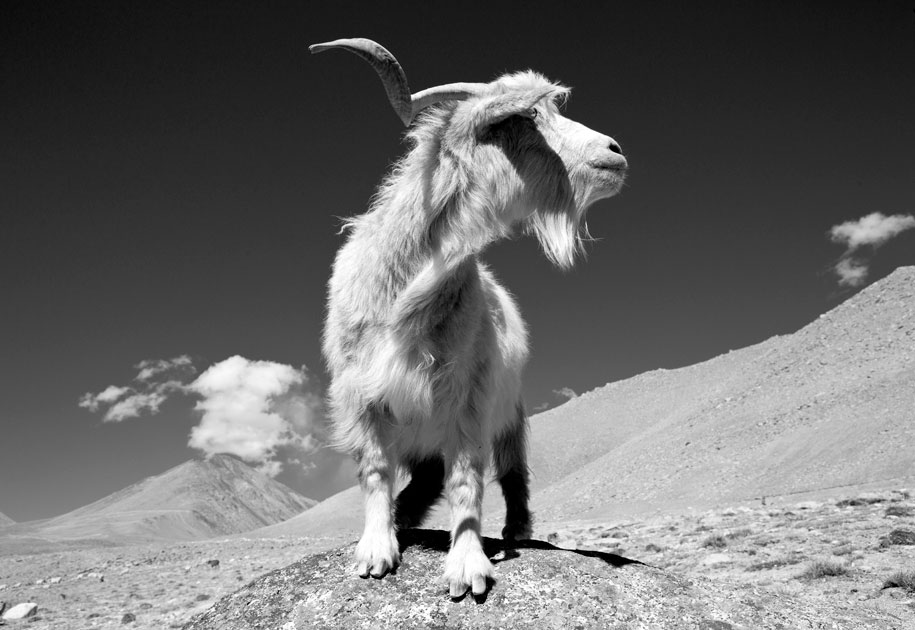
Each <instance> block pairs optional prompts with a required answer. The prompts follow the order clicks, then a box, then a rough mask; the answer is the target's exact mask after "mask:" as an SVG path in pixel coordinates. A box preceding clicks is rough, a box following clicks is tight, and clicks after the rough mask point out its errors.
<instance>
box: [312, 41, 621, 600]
mask: <svg viewBox="0 0 915 630" xmlns="http://www.w3.org/2000/svg"><path fill="white" fill-rule="evenodd" d="M330 48H342V49H345V50H349V51H350V52H353V53H356V54H358V55H359V56H360V57H362V58H363V59H365V60H366V61H368V62H369V63H370V64H372V66H373V67H374V68H375V70H376V71H377V73H378V75H379V76H380V77H381V79H382V81H383V83H384V86H385V89H386V91H387V94H388V98H389V100H390V102H391V105H392V106H393V107H394V110H395V111H396V112H397V114H398V116H400V118H401V120H402V122H403V123H404V124H405V125H406V126H408V127H410V128H409V131H408V133H407V139H408V141H409V142H410V145H411V148H410V149H409V151H408V152H407V153H406V155H404V156H403V157H402V158H401V159H400V160H399V161H398V162H397V163H396V164H395V165H394V166H393V168H392V170H391V172H390V174H389V175H388V176H387V177H386V178H385V180H384V181H383V182H382V184H381V185H380V187H379V189H378V191H377V194H376V195H375V197H374V199H373V201H372V203H371V207H370V208H369V211H368V212H366V213H365V214H363V215H361V216H357V217H354V218H351V219H347V220H346V223H345V228H344V229H345V230H346V231H348V232H349V236H348V239H347V241H346V243H345V244H344V245H343V246H342V248H341V249H340V250H339V252H338V254H337V257H336V260H335V262H334V266H333V272H332V276H331V279H330V283H329V288H328V310H327V320H326V324H325V331H324V337H323V352H324V356H325V360H326V362H327V365H328V369H329V371H330V373H331V385H330V388H329V395H328V408H329V414H330V418H331V420H332V425H333V427H334V435H335V440H336V444H337V445H338V447H340V448H341V449H344V450H346V451H348V452H349V453H351V454H352V455H353V457H354V458H355V460H356V462H357V467H358V477H359V483H360V486H361V488H362V492H363V495H364V501H365V530H364V533H363V534H362V537H361V539H360V540H359V543H358V545H357V547H356V552H355V559H356V570H357V573H358V574H359V575H360V576H362V577H368V576H369V575H372V576H374V577H382V576H384V574H386V573H387V572H388V571H390V570H392V569H393V568H395V567H396V566H397V564H398V563H399V561H400V552H399V548H398V543H397V538H396V531H397V530H398V529H402V528H409V527H416V526H418V525H420V524H421V523H422V521H423V519H424V518H425V516H426V514H427V513H428V511H429V509H430V508H431V507H432V505H434V503H435V502H436V501H437V500H438V499H439V497H440V495H441V494H442V493H443V492H444V494H445V496H446V497H447V499H448V501H449V503H450V507H451V520H452V526H451V549H450V551H449V552H448V555H447V557H446V560H445V570H444V580H445V582H446V584H447V586H448V589H449V592H450V594H451V596H452V597H461V596H462V595H464V594H465V593H466V592H467V589H468V588H470V590H471V591H472V592H473V593H474V594H475V595H479V594H482V593H484V592H485V591H486V588H487V580H488V579H489V578H491V577H492V573H493V568H492V564H491V563H490V561H489V559H488V558H487V557H486V555H485V554H484V552H483V547H482V539H481V533H480V528H481V519H482V514H481V503H482V498H483V485H484V480H483V475H484V471H485V468H486V466H487V463H488V462H489V460H490V458H491V460H492V463H493V465H494V468H495V477H496V478H497V479H498V481H499V482H500V485H501V487H502V493H503V495H504V498H505V503H506V519H505V527H504V528H503V530H502V536H503V538H504V539H506V540H523V539H527V538H530V536H531V514H530V511H529V509H528V498H529V490H528V475H529V473H528V467H527V454H526V434H527V418H526V416H525V412H524V407H523V404H522V400H521V370H522V367H523V366H524V363H525V361H526V360H527V355H528V343H527V330H526V327H525V324H524V321H523V320H522V319H521V315H520V313H519V311H518V307H517V306H516V305H515V302H514V300H513V299H512V297H511V295H510V294H509V293H508V292H507V291H506V290H505V289H504V288H503V287H502V286H501V285H500V284H499V283H498V282H497V281H496V279H495V277H494V276H493V274H492V272H490V271H489V269H488V268H487V267H486V266H485V265H484V264H483V263H482V262H481V261H480V259H479V256H480V254H481V252H482V251H483V250H484V249H485V248H486V246H487V245H489V244H490V243H492V242H494V241H496V240H498V239H501V238H504V237H506V236H509V235H511V234H513V233H514V232H515V231H516V230H519V229H520V230H523V231H525V232H528V233H532V234H533V235H534V236H535V237H536V238H537V239H538V240H539V242H540V244H541V246H542V248H543V251H544V252H545V254H546V255H547V257H548V258H549V259H550V260H551V261H552V262H553V263H555V264H556V265H557V266H559V267H562V268H568V267H570V266H571V265H572V264H573V262H574V259H575V256H576V254H578V253H579V251H580V249H581V243H582V236H583V235H586V234H587V228H586V227H585V226H584V223H583V219H584V215H585V211H586V209H587V208H588V206H590V205H591V204H593V203H594V202H595V201H597V200H599V199H601V198H605V197H610V196H612V195H614V194H616V193H617V192H619V190H620V188H621V186H622V184H623V180H624V178H625V173H626V169H627V166H628V165H627V163H626V159H625V158H624V157H623V155H622V151H621V150H620V147H619V145H618V144H617V143H616V142H615V141H614V140H613V139H611V138H609V137H608V136H605V135H602V134H599V133H597V132H595V131H592V130H590V129H588V128H587V127H585V126H583V125H581V124H579V123H577V122H574V121H572V120H569V119H567V118H565V117H564V116H562V114H560V112H559V108H558V106H559V105H560V104H562V102H563V101H564V100H565V99H566V97H567V95H568V93H569V89H568V88H566V87H564V86H562V85H559V84H556V83H551V82H550V81H548V80H547V79H545V78H544V77H543V76H541V75H540V74H537V73H535V72H532V71H524V72H518V73H514V74H506V75H504V76H501V77H499V78H498V79H496V80H495V81H492V82H491V83H455V84H449V85H443V86H439V87H435V88H430V89H428V90H424V91H422V92H419V93H417V94H413V95H411V94H410V90H409V87H408V85H407V80H406V75H405V74H404V72H403V69H402V68H401V66H400V64H399V63H398V62H397V60H396V59H395V58H394V56H393V55H392V54H391V53H390V52H388V51H387V50H386V49H385V48H383V47H382V46H381V45H379V44H377V43H375V42H373V41H371V40H367V39H362V38H355V39H341V40H336V41H333V42H327V43H325V44H315V45H313V46H311V47H310V49H311V51H312V52H313V53H316V52H322V51H324V50H328V49H330ZM411 125H412V126H411ZM398 471H403V472H408V473H409V474H410V482H409V484H408V485H407V486H406V487H405V488H404V490H403V491H402V492H401V493H400V494H399V495H398V496H397V498H396V501H395V499H394V497H393V495H394V484H395V481H396V477H397V473H398Z"/></svg>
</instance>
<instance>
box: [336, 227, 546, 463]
mask: <svg viewBox="0 0 915 630" xmlns="http://www.w3.org/2000/svg"><path fill="white" fill-rule="evenodd" d="M360 229H361V228H360ZM369 236H371V235H369ZM361 241H362V239H361V238H360V234H359V232H358V230H357V232H356V233H354V234H353V235H352V238H351V240H350V241H349V243H348V244H347V245H346V246H344V247H343V249H342V250H341V251H340V254H339V256H338V258H337V264H336V265H335V267H334V269H335V273H334V276H333V278H332V280H331V293H332V296H334V295H339V296H344V295H350V296H352V295H360V296H362V297H363V299H364V298H365V296H366V295H367V294H370V293H372V292H373V291H374V292H375V293H376V295H375V296H374V297H373V299H372V302H375V303H374V304H369V303H365V302H363V303H362V304H355V303H346V302H349V301H348V300H340V299H334V298H333V297H332V299H331V307H330V310H329V313H328V330H327V336H326V342H325V354H326V356H327V358H328V363H329V366H330V370H331V374H332V376H333V385H332V390H331V403H332V407H331V408H332V413H333V417H334V428H335V435H336V442H337V444H338V445H339V446H340V447H341V448H343V449H345V450H346V451H348V452H351V453H358V452H360V451H361V450H362V448H363V446H364V445H363V439H364V436H365V435H366V433H367V432H368V431H370V430H373V428H371V427H366V426H364V424H365V423H366V422H375V421H377V420H378V419H379V418H381V417H383V418H384V421H385V423H386V425H387V426H385V427H384V432H385V435H386V438H387V439H386V441H387V442H388V444H387V445H386V446H387V448H388V449H390V453H391V455H392V457H394V458H395V460H396V461H397V462H398V463H402V462H405V461H409V460H413V459H422V458H426V457H428V456H432V455H439V456H440V455H442V454H443V453H444V452H445V451H446V450H447V448H448V445H449V444H454V443H455V439H454V437H453V435H452V434H453V433H454V432H455V431H460V430H461V427H463V426H464V425H465V424H466V423H468V422H477V423H480V425H481V437H482V438H483V444H482V445H481V447H483V448H485V449H487V451H488V445H489V444H490V443H491V441H492V439H494V438H495V437H498V436H500V435H502V434H504V433H505V431H506V430H508V429H509V428H510V427H512V426H513V425H514V424H515V423H516V422H517V421H518V411H517V410H518V406H519V404H520V388H521V370H522V368H523V366H524V363H525V361H526V359H527V354H528V350H527V332H526V330H525V326H524V322H523V321H522V319H521V316H520V314H519V312H518V308H517V306H516V305H515V303H514V301H513V300H512V298H511V296H510V295H509V294H508V292H507V291H506V290H505V289H504V288H502V286H501V285H499V283H498V282H497V281H496V280H495V278H494V277H493V275H492V273H491V272H490V271H489V270H488V269H487V268H486V267H485V266H484V265H483V264H481V263H480V262H479V261H478V260H476V258H471V259H469V260H468V261H466V262H465V263H464V264H462V265H460V266H459V267H458V269H456V270H455V273H453V274H452V275H450V277H448V278H446V279H443V280H442V282H441V288H440V291H439V292H437V294H436V296H435V298H434V300H433V304H432V305H431V307H430V308H428V309H427V312H425V313H423V319H424V320H426V321H425V323H426V324H427V326H426V327H425V328H424V329H422V330H417V331H414V332H415V333H416V334H415V335H413V336H412V337H411V338H409V339H404V338H402V337H401V336H400V335H399V334H398V331H397V330H396V329H395V325H394V324H392V323H391V322H389V321H388V320H387V319H385V315H386V314H388V313H390V312H391V311H392V310H393V301H394V300H395V299H396V295H397V294H398V293H399V291H398V288H399V289H400V291H402V290H403V282H401V283H399V284H401V286H400V287H397V286H396V285H397V284H398V283H397V281H396V279H394V278H392V277H391V276H392V275H394V274H393V270H392V269H391V268H388V269H385V268H384V266H383V265H382V266H376V262H375V261H374V260H373V259H372V257H370V256H369V257H367V256H365V247H364V246H365V243H364V242H361ZM379 275H386V276H387V277H388V280H389V281H390V284H389V285H388V286H389V287H390V288H393V289H394V291H392V292H389V291H381V292H379V291H378V287H379V286H384V285H385V284H386V283H379V282H377V280H378V276H379ZM376 301H377V302H376ZM341 302H343V303H342V304H341ZM365 307H368V308H365ZM373 312H374V313H376V314H379V315H381V317H377V316H372V315H370V313H373ZM331 322H333V323H332V324H331ZM368 409H375V410H377V411H379V412H380V413H376V414H367V413H365V412H366V410H368Z"/></svg>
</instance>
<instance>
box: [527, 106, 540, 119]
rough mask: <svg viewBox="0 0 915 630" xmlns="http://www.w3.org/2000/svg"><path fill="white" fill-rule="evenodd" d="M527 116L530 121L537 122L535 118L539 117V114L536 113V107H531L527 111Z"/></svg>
mask: <svg viewBox="0 0 915 630" xmlns="http://www.w3.org/2000/svg"><path fill="white" fill-rule="evenodd" d="M527 115H528V116H530V117H531V120H537V116H539V115H540V112H538V111H537V108H536V107H531V108H530V109H529V110H527Z"/></svg>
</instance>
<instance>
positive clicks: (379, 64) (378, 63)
mask: <svg viewBox="0 0 915 630" xmlns="http://www.w3.org/2000/svg"><path fill="white" fill-rule="evenodd" d="M331 48H342V49H344V50H348V51H350V52H351V53H354V54H356V55H359V56H360V57H362V58H363V59H364V60H365V61H367V62H368V63H369V64H370V65H371V66H372V68H374V69H375V72H377V73H378V76H379V77H381V82H382V83H383V84H384V90H385V92H387V95H388V100H389V101H390V102H391V106H392V107H393V108H394V111H395V112H397V116H398V117H399V118H400V120H401V121H402V122H403V124H404V126H406V127H409V126H410V123H411V122H412V121H413V118H415V117H416V115H417V114H418V113H419V112H420V111H421V110H423V109H425V108H426V107H428V106H429V105H432V104H433V103H438V102H440V101H453V100H464V99H466V98H469V97H470V96H473V95H474V94H479V93H480V90H481V88H482V87H483V86H485V85H486V84H485V83H450V84H448V85H440V86H438V87H433V88H429V89H427V90H423V91H421V92H417V93H416V94H414V95H413V96H410V86H409V85H408V84H407V75H406V73H405V72H404V71H403V68H402V67H401V66H400V63H398V61H397V59H396V58H395V57H394V55H392V54H391V53H390V51H388V49H387V48H385V47H384V46H382V45H381V44H379V43H377V42H373V41H372V40H370V39H365V38H363V37H352V38H347V39H336V40H334V41H332V42H325V43H323V44H313V45H311V46H309V47H308V49H309V50H310V51H311V52H312V54H314V53H319V52H324V51H325V50H330V49H331Z"/></svg>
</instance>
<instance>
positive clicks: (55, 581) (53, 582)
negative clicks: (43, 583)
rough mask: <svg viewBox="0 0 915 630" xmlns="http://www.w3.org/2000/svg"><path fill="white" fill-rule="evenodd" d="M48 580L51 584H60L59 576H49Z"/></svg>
mask: <svg viewBox="0 0 915 630" xmlns="http://www.w3.org/2000/svg"><path fill="white" fill-rule="evenodd" d="M48 581H49V582H50V583H51V584H60V578H59V577H52V578H51V579H50V580H48Z"/></svg>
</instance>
